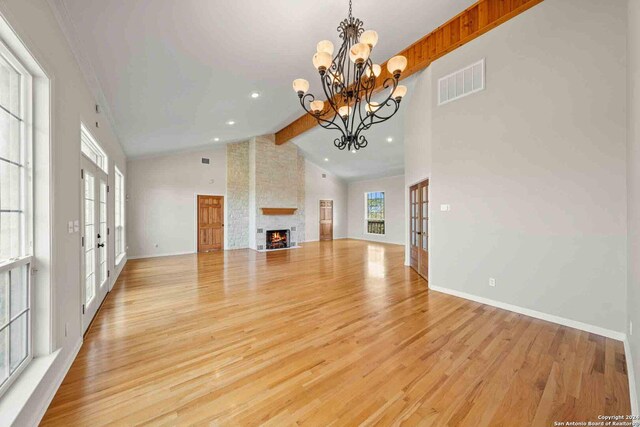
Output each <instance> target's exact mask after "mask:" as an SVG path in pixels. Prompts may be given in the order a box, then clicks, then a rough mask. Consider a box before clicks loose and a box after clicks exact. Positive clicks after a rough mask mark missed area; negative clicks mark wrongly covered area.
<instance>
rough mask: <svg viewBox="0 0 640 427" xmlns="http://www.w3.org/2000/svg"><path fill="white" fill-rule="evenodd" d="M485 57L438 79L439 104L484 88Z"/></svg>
mask: <svg viewBox="0 0 640 427" xmlns="http://www.w3.org/2000/svg"><path fill="white" fill-rule="evenodd" d="M484 76H485V63H484V59H481V60H480V61H478V62H476V63H474V64H471V65H469V66H468V67H465V68H462V69H460V70H458V71H455V72H453V73H451V74H448V75H446V76H444V77H442V78H440V79H438V105H444V104H447V103H449V102H452V101H455V100H457V99H460V98H464V97H465V96H468V95H471V94H473V93H476V92H479V91H481V90H484V79H485V77H484Z"/></svg>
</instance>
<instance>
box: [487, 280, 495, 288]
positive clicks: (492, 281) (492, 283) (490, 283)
mask: <svg viewBox="0 0 640 427" xmlns="http://www.w3.org/2000/svg"><path fill="white" fill-rule="evenodd" d="M489 286H492V287H494V288H495V286H496V279H494V278H493V277H489Z"/></svg>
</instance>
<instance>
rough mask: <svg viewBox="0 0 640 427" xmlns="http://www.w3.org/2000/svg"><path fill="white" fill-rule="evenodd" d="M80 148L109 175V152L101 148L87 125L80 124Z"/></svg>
mask: <svg viewBox="0 0 640 427" xmlns="http://www.w3.org/2000/svg"><path fill="white" fill-rule="evenodd" d="M80 150H81V151H82V152H83V153H84V155H85V156H87V157H88V158H89V159H91V161H92V162H93V163H95V164H96V166H98V167H99V168H100V169H102V170H103V171H104V172H105V173H106V174H107V175H108V174H109V159H108V158H107V154H106V153H105V152H104V151H103V150H102V148H100V145H99V144H98V143H97V142H96V140H95V138H94V137H93V136H92V135H91V133H90V132H89V129H87V128H86V127H85V125H83V124H81V125H80Z"/></svg>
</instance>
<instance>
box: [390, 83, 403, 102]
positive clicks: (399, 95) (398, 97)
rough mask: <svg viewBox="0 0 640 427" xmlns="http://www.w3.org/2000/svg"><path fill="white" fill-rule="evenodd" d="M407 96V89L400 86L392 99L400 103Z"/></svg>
mask: <svg viewBox="0 0 640 427" xmlns="http://www.w3.org/2000/svg"><path fill="white" fill-rule="evenodd" d="M406 94H407V87H406V86H402V85H398V87H396V89H395V90H394V91H393V95H391V97H392V98H393V99H395V100H396V101H400V100H401V99H402V98H403V97H404V96H405V95H406Z"/></svg>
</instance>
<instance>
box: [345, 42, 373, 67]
mask: <svg viewBox="0 0 640 427" xmlns="http://www.w3.org/2000/svg"><path fill="white" fill-rule="evenodd" d="M370 53H371V49H370V48H369V45H368V44H365V43H356V44H354V45H353V46H351V49H350V50H349V58H351V61H352V62H354V63H356V64H362V63H363V62H364V61H366V60H367V59H369V54H370Z"/></svg>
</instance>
